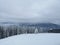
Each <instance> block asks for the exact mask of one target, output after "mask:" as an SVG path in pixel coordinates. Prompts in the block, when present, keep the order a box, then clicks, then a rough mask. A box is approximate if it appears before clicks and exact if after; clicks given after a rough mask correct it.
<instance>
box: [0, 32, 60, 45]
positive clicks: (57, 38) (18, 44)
mask: <svg viewBox="0 0 60 45" xmlns="http://www.w3.org/2000/svg"><path fill="white" fill-rule="evenodd" d="M0 45H60V34H59V33H40V34H21V35H17V36H12V37H8V38H5V39H1V40H0Z"/></svg>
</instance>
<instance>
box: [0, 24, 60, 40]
mask: <svg viewBox="0 0 60 45" xmlns="http://www.w3.org/2000/svg"><path fill="white" fill-rule="evenodd" d="M44 25H45V24H44ZM44 25H43V26H44ZM49 25H50V24H49ZM43 26H42V25H32V24H30V25H29V24H23V25H22V24H21V25H9V26H7V25H6V26H0V39H2V38H5V37H9V36H13V35H19V34H33V33H34V34H37V33H54V32H55V33H56V32H57V33H58V32H59V31H60V29H59V30H57V29H56V30H57V31H56V30H54V29H55V27H54V26H52V25H51V26H50V27H49V26H48V25H47V26H45V27H43ZM52 30H53V31H52ZM59 33H60V32H59Z"/></svg>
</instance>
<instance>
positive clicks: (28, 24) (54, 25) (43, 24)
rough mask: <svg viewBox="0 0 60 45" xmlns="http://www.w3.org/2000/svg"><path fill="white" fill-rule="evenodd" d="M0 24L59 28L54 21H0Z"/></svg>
mask: <svg viewBox="0 0 60 45" xmlns="http://www.w3.org/2000/svg"><path fill="white" fill-rule="evenodd" d="M0 24H9V25H10V24H13V25H15V24H16V25H17V24H18V25H19V26H28V27H31V26H34V27H50V28H57V29H60V25H58V24H54V23H14V22H0Z"/></svg>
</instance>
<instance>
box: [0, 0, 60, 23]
mask: <svg viewBox="0 0 60 45" xmlns="http://www.w3.org/2000/svg"><path fill="white" fill-rule="evenodd" d="M0 21H13V22H52V23H57V24H59V23H60V0H0Z"/></svg>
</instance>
